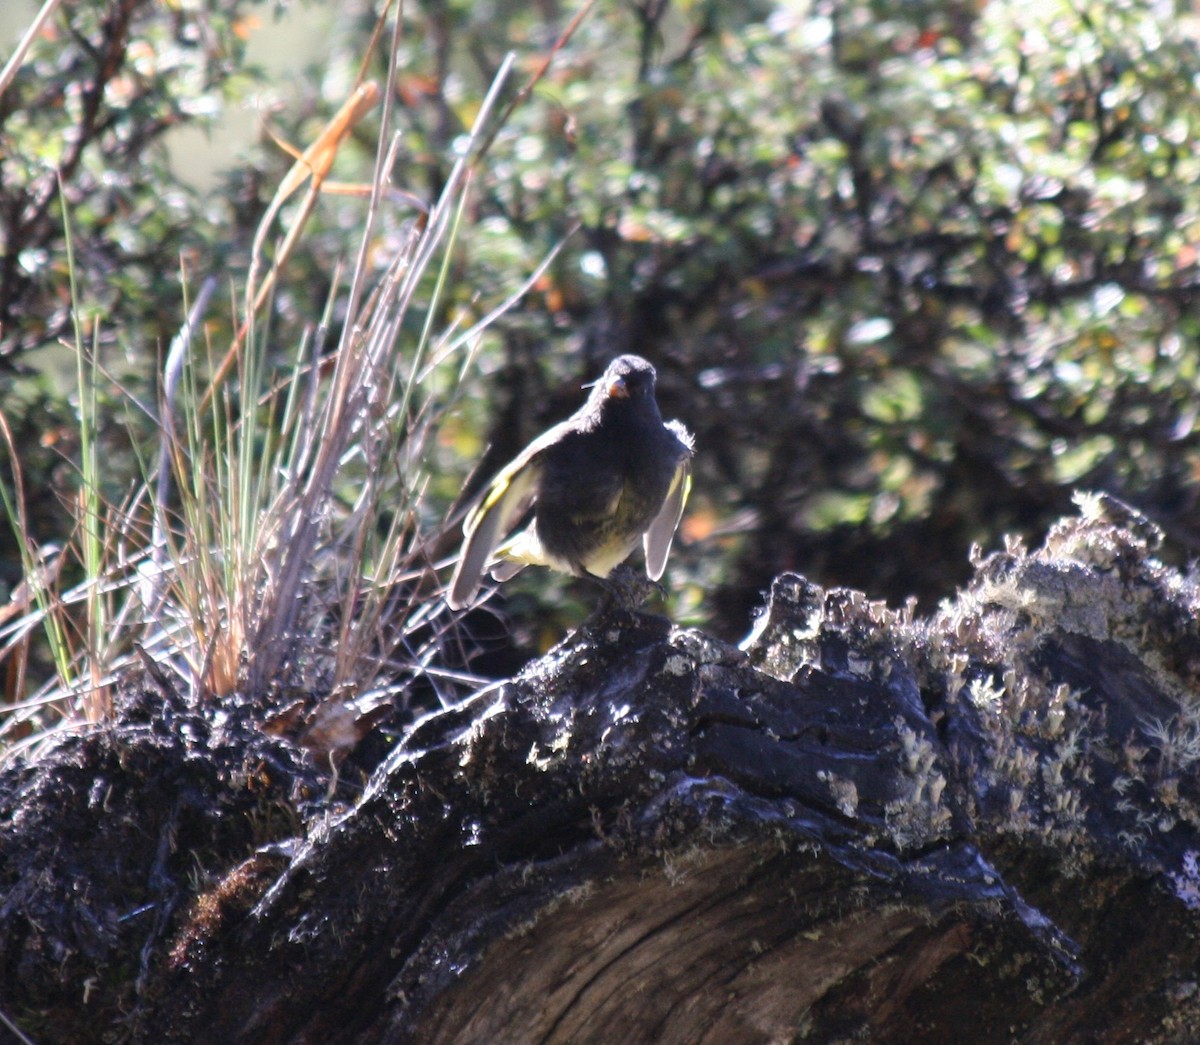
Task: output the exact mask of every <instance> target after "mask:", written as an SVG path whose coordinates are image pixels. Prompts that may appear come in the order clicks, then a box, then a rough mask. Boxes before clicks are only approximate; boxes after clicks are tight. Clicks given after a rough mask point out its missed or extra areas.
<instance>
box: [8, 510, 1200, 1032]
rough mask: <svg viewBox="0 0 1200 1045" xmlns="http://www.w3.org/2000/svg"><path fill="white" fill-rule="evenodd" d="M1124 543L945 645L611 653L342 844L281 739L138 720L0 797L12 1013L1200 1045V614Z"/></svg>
mask: <svg viewBox="0 0 1200 1045" xmlns="http://www.w3.org/2000/svg"><path fill="white" fill-rule="evenodd" d="M1104 508H1105V506H1103V505H1091V506H1089V508H1088V510H1087V511H1086V512H1085V516H1084V517H1082V518H1080V519H1073V520H1068V521H1066V522H1064V523H1061V524H1060V525H1059V526H1058V527H1056V529H1055V530H1054V531H1053V532H1052V533H1051V534H1050V536H1049V538H1048V539H1047V542H1046V546H1045V548H1043V549H1042V550H1040V551H1038V552H1037V553H1034V554H1026V553H1024V552H1023V551H1022V550H1021V549H1019V548H1015V547H1014V548H1011V549H1009V550H1008V551H1006V552H1004V553H1001V554H997V555H994V556H992V557H990V558H989V559H987V560H985V561H983V562H981V563H979V564H978V565H977V568H976V576H975V579H974V581H973V582H972V584H971V585H970V587H969V588H968V589H966V590H965V591H963V592H962V593H960V595H959V596H958V598H957V599H956V600H955V601H954V602H953V603H947V604H945V605H944V606H943V608H942V610H941V611H940V612H939V613H938V614H936V615H935V616H933V617H932V618H930V619H928V620H912V619H909V617H908V616H907V615H906V614H904V613H897V612H893V611H889V610H887V609H886V608H885V607H883V606H881V605H878V604H872V603H869V602H867V601H866V600H865V599H864V598H863V597H862V596H860V595H858V594H857V593H854V592H849V591H839V590H834V591H828V592H827V591H822V590H820V589H818V588H815V587H814V586H812V585H809V584H808V583H807V582H805V581H804V580H803V579H802V578H798V577H794V576H784V577H781V578H780V579H779V580H777V582H776V583H775V585H774V588H773V591H772V593H771V600H770V604H769V607H768V609H767V611H766V612H765V613H764V615H763V616H762V618H760V620H759V622H758V624H757V626H756V628H755V630H754V633H753V634H752V636H751V637H750V638H749V639H748V640H747V641H746V642H745V643H743V648H741V649H738V648H733V647H730V646H727V645H724V644H721V643H717V642H714V641H712V640H711V639H709V638H707V637H705V636H704V635H702V634H699V633H696V632H692V631H677V630H673V629H672V628H671V627H670V625H669V623H668V622H667V621H666V620H664V619H662V618H660V617H655V616H650V615H644V614H637V613H630V612H626V611H613V612H611V613H608V614H606V615H604V616H602V617H599V618H593V619H592V620H590V621H589V622H588V623H586V624H585V625H584V626H583V627H582V628H581V629H580V630H579V631H577V632H576V633H574V634H572V635H571V636H569V637H568V638H567V639H566V640H564V642H563V643H562V644H561V645H560V646H559V647H557V648H556V649H555V650H553V651H552V652H551V653H550V654H548V655H547V656H546V657H545V658H543V659H542V660H540V661H536V662H534V663H532V664H530V665H529V666H528V668H527V669H526V670H525V672H524V673H523V674H521V675H520V676H519V677H517V678H514V679H512V680H508V681H505V682H501V683H498V684H496V685H494V686H491V687H489V688H487V689H485V690H482V691H481V692H479V693H477V694H476V695H474V696H473V697H471V698H470V699H469V700H467V701H465V702H464V703H463V704H461V705H459V706H457V707H454V708H451V709H448V710H445V711H443V712H439V713H436V714H433V715H430V716H428V717H426V718H425V719H423V720H422V721H420V722H418V723H417V724H416V725H415V727H414V728H413V729H411V731H409V732H408V733H407V734H406V735H405V736H404V737H403V739H402V741H401V742H400V744H399V745H398V746H397V747H396V749H395V750H394V751H393V752H392V753H391V754H390V756H389V757H388V758H387V760H386V761H385V763H384V764H382V765H381V766H380V767H379V768H378V770H377V772H376V773H375V775H374V777H373V779H372V780H371V783H370V785H369V786H368V788H367V790H366V792H365V793H364V795H363V796H362V798H361V801H359V802H358V803H357V804H356V805H355V806H354V807H353V808H351V809H348V810H347V811H346V812H344V813H343V814H341V815H339V816H336V817H334V818H331V819H325V820H322V819H321V814H320V808H321V805H320V802H319V801H318V799H319V798H320V793H319V788H320V784H319V781H318V780H317V775H316V773H315V771H314V770H312V769H311V768H310V767H308V766H307V765H306V763H305V762H304V761H303V759H302V758H301V757H300V756H299V755H298V754H297V751H296V749H294V748H292V747H291V746H290V745H289V744H288V742H287V741H285V740H283V739H282V738H277V737H276V738H272V737H267V736H265V735H264V734H263V733H262V732H261V731H258V730H255V729H243V730H241V731H238V732H236V733H231V732H230V731H229V730H228V729H222V728H216V727H215V726H214V722H215V719H216V714H217V712H216V709H203V710H200V711H188V710H186V709H179V708H177V707H176V706H175V704H174V703H173V702H172V700H170V699H168V698H167V697H166V696H161V695H156V696H155V698H154V700H151V699H150V697H149V696H148V695H143V699H141V700H140V701H135V702H131V703H130V704H129V705H128V706H127V707H126V710H125V712H124V713H123V714H122V716H121V717H119V718H118V721H117V722H116V723H114V724H113V725H111V726H107V727H104V728H103V729H97V730H95V731H94V732H92V733H90V734H86V735H81V736H77V737H73V738H70V739H65V740H63V741H61V742H60V743H59V744H58V745H57V746H56V747H55V748H54V749H52V750H50V751H47V752H45V753H44V754H43V755H42V757H41V758H40V760H39V761H38V762H37V763H35V764H32V765H28V766H13V767H10V768H9V769H8V770H7V771H6V772H5V774H4V777H3V779H2V780H0V810H3V812H2V814H0V815H2V816H3V824H4V833H3V836H2V839H0V875H2V878H0V883H2V885H3V888H4V899H3V901H2V906H0V977H2V979H0V1008H2V1009H3V1010H4V1011H5V1012H7V1013H8V1014H9V1016H12V1017H17V1018H19V1019H20V1020H21V1021H22V1023H23V1025H25V1026H26V1027H27V1028H29V1030H30V1033H32V1034H33V1035H34V1036H35V1037H36V1036H37V1034H38V1033H39V1030H41V1031H43V1032H44V1033H45V1034H46V1040H75V1041H101V1040H112V1038H113V1035H114V1033H115V1035H116V1036H118V1037H119V1036H120V1034H122V1033H124V1034H127V1035H128V1036H129V1037H130V1038H131V1039H132V1040H136V1041H145V1042H164V1041H192V1042H208V1041H211V1042H322V1043H324V1042H330V1043H337V1042H407V1041H411V1042H422V1043H424V1042H504V1041H520V1042H532V1041H546V1042H568V1041H570V1042H588V1041H595V1042H611V1041H665V1042H713V1043H718V1042H722V1043H723V1042H735V1041H736V1042H774V1041H791V1040H796V1041H799V1040H808V1041H830V1040H835V1039H842V1038H858V1039H859V1040H870V1041H873V1042H897V1043H900V1042H912V1041H922V1042H961V1041H971V1042H973V1043H987V1042H1010V1041H1014V1040H1016V1041H1027V1042H1055V1043H1058V1042H1075V1041H1079V1042H1084V1041H1086V1042H1180V1043H1182V1042H1191V1041H1195V1040H1197V1039H1198V1038H1200V990H1198V989H1197V977H1196V973H1195V970H1196V968H1198V967H1200V935H1198V933H1197V930H1198V929H1200V916H1198V915H1197V913H1196V910H1195V905H1196V903H1197V901H1198V900H1200V870H1197V867H1196V862H1197V860H1200V807H1198V806H1197V801H1198V799H1200V787H1198V783H1200V781H1198V775H1197V765H1200V710H1198V709H1197V706H1196V705H1197V697H1196V696H1195V694H1196V692H1197V687H1196V682H1197V676H1198V675H1200V625H1198V624H1197V620H1196V614H1195V609H1196V604H1197V593H1196V589H1195V587H1194V585H1193V583H1192V581H1191V579H1190V578H1186V577H1183V576H1181V575H1179V574H1178V573H1176V572H1174V571H1172V570H1170V569H1168V568H1166V567H1164V566H1162V565H1161V564H1159V563H1158V562H1157V561H1156V560H1154V559H1153V558H1152V557H1151V552H1152V547H1151V545H1152V540H1153V538H1152V535H1149V536H1148V535H1146V533H1145V532H1144V528H1141V529H1139V524H1138V522H1137V520H1133V519H1129V518H1121V519H1118V520H1116V522H1115V523H1114V521H1113V520H1112V519H1110V518H1106V517H1105V514H1104ZM155 701H158V702H159V703H160V704H161V706H160V707H156V706H152V705H153V704H154V702H155ZM131 709H132V711H131ZM134 712H136V713H134ZM226 713H227V712H226ZM236 767H240V768H236ZM263 767H268V768H263ZM255 780H257V781H258V784H257V785H256V786H257V788H258V791H257V793H255V792H253V791H252V789H251V784H250V782H251V781H255ZM263 808H275V809H285V808H286V809H288V810H291V811H294V815H295V817H296V818H297V820H296V827H297V829H298V826H299V820H300V819H303V820H304V823H305V827H304V831H303V838H302V840H301V839H300V838H299V837H298V838H297V841H296V842H295V843H294V844H290V845H287V844H281V843H280V842H279V839H281V838H283V837H284V836H285V835H287V834H288V833H289V831H288V830H287V829H285V823H284V822H283V821H281V820H277V821H276V822H275V823H274V825H273V830H270V831H266V832H262V836H261V837H259V838H255V837H254V832H253V830H251V828H250V825H252V824H253V823H254V822H255V815H256V811H258V812H257V815H259V816H261V810H262V809H263ZM134 811H137V815H136V816H135V813H134ZM131 817H132V818H133V820H134V821H135V822H134V823H130V818H131ZM56 818H57V819H56ZM296 833H297V834H298V833H299V832H298V830H297V832H296ZM137 840H143V841H142V842H141V844H140V845H139V844H135V842H136V841H137ZM263 842H265V843H267V844H265V845H262V846H261V848H260V851H259V852H258V853H257V854H256V855H253V856H251V857H250V859H249V860H246V861H245V862H241V863H239V861H240V860H241V858H242V856H244V855H245V854H246V852H247V851H248V850H249V849H250V848H252V845H253V844H257V843H263ZM172 846H173V848H172ZM222 861H224V865H223V866H224V867H226V868H232V869H231V870H228V871H223V872H222V873H221V874H220V875H217V876H214V877H213V878H212V880H211V881H209V882H208V883H207V884H206V883H205V882H204V881H203V879H202V878H201V877H200V876H198V875H197V874H196V873H195V866H196V865H197V864H198V865H202V866H204V867H206V868H209V869H213V868H215V867H217V866H218V865H220V864H221V862H222ZM234 865H236V866H234ZM189 867H191V868H192V873H191V876H190V877H189V873H188V868H189ZM134 882H137V883H140V885H139V886H138V888H137V890H136V891H135V890H134V889H133V887H132V885H131V883H134ZM142 905H149V908H148V913H147V914H145V915H144V916H141V918H140V920H139V918H136V917H132V918H131V912H133V911H136V910H138V909H139V908H140V907H141V906H142ZM89 976H90V977H91V979H92V987H91V988H90V994H89V996H88V1004H87V1005H86V1006H83V1005H81V1004H80V1001H81V998H82V997H83V994H84V992H85V991H86V990H88V988H87V987H86V986H85V985H86V983H87V982H88V977H89Z"/></svg>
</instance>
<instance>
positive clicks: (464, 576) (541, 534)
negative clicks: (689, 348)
mask: <svg viewBox="0 0 1200 1045" xmlns="http://www.w3.org/2000/svg"><path fill="white" fill-rule="evenodd" d="M654 378H655V374H654V367H652V366H651V365H650V364H649V363H647V362H646V361H645V360H644V359H642V358H641V356H632V355H629V356H620V357H618V358H617V359H614V360H613V361H612V362H611V363H609V365H608V369H607V370H605V371H604V376H603V377H601V378H600V380H599V381H596V382H595V383H594V384H593V385H592V386H591V393H590V394H589V395H588V399H587V402H586V403H584V404H583V406H581V407H580V408H579V409H578V410H577V411H576V412H575V413H574V414H572V415H571V417H569V418H567V420H565V421H563V422H562V423H561V424H557V425H555V426H554V427H553V428H551V429H550V430H549V431H548V432H546V433H545V434H544V435H541V436H539V437H538V438H537V439H535V440H534V441H533V442H532V443H530V444H529V445H528V446H527V447H526V448H525V449H524V450H523V451H522V452H521V453H520V454H519V455H518V456H517V458H516V459H515V460H514V461H512V462H511V463H510V464H509V465H507V466H506V467H505V468H504V469H503V470H502V471H501V472H500V474H499V475H497V476H496V478H495V479H493V480H492V482H491V483H490V484H489V486H488V488H487V489H486V490H485V491H484V494H483V499H482V501H481V502H480V503H479V505H478V506H477V507H476V508H474V509H473V510H472V511H471V513H470V514H469V515H468V516H467V518H466V521H465V522H464V523H463V535H464V537H465V540H464V542H463V550H462V555H461V556H460V557H459V560H458V565H457V566H456V567H455V570H454V577H453V579H452V580H451V581H450V594H449V596H448V597H447V600H446V601H447V602H448V603H449V604H450V606H451V607H452V608H453V609H461V608H463V607H464V606H468V605H470V603H471V601H472V600H473V599H474V598H475V593H476V592H477V591H478V590H479V583H480V581H481V579H482V577H483V572H484V570H485V569H490V571H491V575H492V577H493V578H494V579H496V580H498V581H505V580H508V578H509V577H512V576H513V575H514V574H516V573H518V572H519V571H520V570H522V569H523V568H524V567H526V566H550V567H552V568H553V569H556V570H560V571H561V572H563V573H569V574H572V575H573V576H576V577H596V578H603V577H607V576H608V575H609V573H611V572H612V570H613V568H614V567H615V566H617V565H618V564H619V563H622V562H624V561H625V559H627V558H628V557H629V555H630V553H631V552H632V551H633V549H634V548H635V547H636V546H637V543H638V541H639V540H641V541H642V543H643V545H644V547H645V552H646V573H647V574H648V575H649V577H650V579H651V580H654V581H657V580H658V578H659V577H661V576H662V574H663V570H664V569H665V568H666V565H667V555H668V554H669V553H670V551H671V541H672V539H673V538H674V536H675V527H676V526H677V525H678V523H679V518H680V516H681V515H682V514H683V506H684V504H685V502H686V501H687V496H688V491H689V490H690V489H691V485H692V480H691V457H692V437H691V435H690V434H689V433H688V430H687V429H686V428H684V427H683V425H682V424H680V423H679V422H678V421H667V422H666V423H664V422H663V419H662V415H661V414H659V412H658V403H656V402H655V400H654ZM531 504H532V505H533V519H532V521H531V522H530V524H529V526H528V527H527V528H526V529H524V530H522V531H521V532H520V533H517V534H515V535H514V536H512V537H511V538H509V540H507V541H504V538H505V537H507V536H508V534H509V532H510V531H511V530H512V529H513V527H514V526H516V525H517V523H519V522H520V521H521V518H522V516H524V515H525V513H526V512H527V511H528V510H529V506H530V505H531ZM501 541H504V543H503V544H501ZM497 546H498V547H497Z"/></svg>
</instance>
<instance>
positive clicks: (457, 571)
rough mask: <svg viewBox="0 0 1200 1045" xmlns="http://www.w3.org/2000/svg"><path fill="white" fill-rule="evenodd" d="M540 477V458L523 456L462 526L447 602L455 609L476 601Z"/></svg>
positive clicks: (532, 454) (527, 507)
mask: <svg viewBox="0 0 1200 1045" xmlns="http://www.w3.org/2000/svg"><path fill="white" fill-rule="evenodd" d="M547 434H548V433H547ZM538 442H540V440H538ZM535 446H536V443H535V444H533V445H531V446H530V447H529V450H530V451H533V450H534V448H535ZM540 473H541V468H540V464H539V462H538V460H537V454H536V453H530V452H527V453H523V454H521V455H520V457H518V458H517V459H516V460H515V461H513V462H512V463H511V464H510V465H508V467H507V468H505V469H504V470H503V471H502V472H501V473H500V474H499V475H497V476H496V478H495V479H494V480H493V481H492V484H491V485H490V486H489V487H488V489H487V493H486V494H485V496H484V498H483V500H482V501H481V502H480V503H479V505H478V506H477V507H476V508H475V509H474V510H473V511H472V512H471V513H470V515H468V516H467V519H466V522H465V523H463V533H464V534H465V536H466V540H465V541H464V543H463V550H462V555H461V556H460V557H459V560H458V565H457V566H456V567H455V568H454V577H453V578H452V579H451V581H450V595H449V597H448V598H447V600H446V601H447V602H448V603H449V604H450V606H451V608H452V609H456V610H457V609H461V608H462V607H464V606H467V605H469V604H470V602H471V600H472V599H473V598H474V597H475V592H477V591H478V590H479V582H480V580H481V579H482V577H483V571H484V570H485V569H487V566H488V563H489V561H490V560H491V558H492V552H493V551H495V549H496V546H497V545H498V544H499V543H500V542H501V541H502V540H503V539H504V538H505V537H507V536H508V534H509V531H510V530H512V528H513V527H514V526H515V525H516V524H517V523H518V522H519V521H520V519H521V516H523V515H524V514H525V512H526V511H528V510H529V504H530V502H531V501H532V500H533V497H534V495H535V494H536V492H537V482H538V476H539V475H540Z"/></svg>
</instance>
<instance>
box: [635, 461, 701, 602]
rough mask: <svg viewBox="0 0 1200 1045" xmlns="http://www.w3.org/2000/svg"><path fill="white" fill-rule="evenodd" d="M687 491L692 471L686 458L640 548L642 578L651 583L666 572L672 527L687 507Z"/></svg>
mask: <svg viewBox="0 0 1200 1045" xmlns="http://www.w3.org/2000/svg"><path fill="white" fill-rule="evenodd" d="M691 489H692V467H691V463H690V454H689V455H686V456H684V457H681V458H680V460H679V464H678V465H677V466H676V468H675V476H674V478H672V479H671V486H670V489H668V490H667V496H666V499H665V500H664V501H663V503H662V507H661V508H660V509H659V510H658V514H657V515H656V516H655V517H654V521H653V522H652V523H651V524H650V528H649V529H648V530H647V531H646V533H645V535H644V536H643V537H642V547H643V548H644V549H645V552H646V575H647V576H648V577H649V578H650V579H651V580H652V581H656V580H658V578H659V577H661V576H662V575H663V570H665V569H666V568H667V556H668V555H669V554H670V553H671V541H672V540H674V539H675V527H676V526H678V525H679V519H680V517H681V516H682V515H683V506H684V505H685V504H687V499H688V494H689V493H690V492H691Z"/></svg>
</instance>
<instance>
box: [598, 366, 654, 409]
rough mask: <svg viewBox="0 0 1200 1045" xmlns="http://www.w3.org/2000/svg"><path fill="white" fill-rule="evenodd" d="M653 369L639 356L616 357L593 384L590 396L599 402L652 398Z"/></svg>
mask: <svg viewBox="0 0 1200 1045" xmlns="http://www.w3.org/2000/svg"><path fill="white" fill-rule="evenodd" d="M654 378H655V374H654V367H652V366H651V365H650V364H649V363H647V362H646V361H645V360H644V359H643V358H642V357H641V356H632V355H630V356H618V357H617V358H616V359H614V360H613V361H612V362H611V363H609V364H608V368H607V369H606V370H605V371H604V376H603V377H601V378H600V380H599V381H597V382H596V383H595V386H594V387H593V392H592V395H593V396H594V397H597V398H599V399H601V400H622V399H628V400H632V401H635V402H636V401H637V400H640V399H653V398H654Z"/></svg>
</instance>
